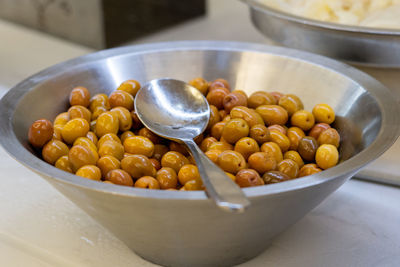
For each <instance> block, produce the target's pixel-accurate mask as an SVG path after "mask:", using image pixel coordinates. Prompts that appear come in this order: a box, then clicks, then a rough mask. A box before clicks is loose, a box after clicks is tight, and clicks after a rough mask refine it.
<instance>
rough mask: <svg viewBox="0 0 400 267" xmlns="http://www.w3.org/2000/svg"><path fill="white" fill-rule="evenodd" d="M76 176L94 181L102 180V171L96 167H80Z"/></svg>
mask: <svg viewBox="0 0 400 267" xmlns="http://www.w3.org/2000/svg"><path fill="white" fill-rule="evenodd" d="M75 174H76V175H78V176H81V177H83V178H87V179H90V180H94V181H100V180H101V171H100V169H99V167H97V166H95V165H85V166H82V167H80V168H79V169H78V170H77V171H76V173H75Z"/></svg>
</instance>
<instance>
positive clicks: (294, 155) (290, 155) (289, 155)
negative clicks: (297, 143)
mask: <svg viewBox="0 0 400 267" xmlns="http://www.w3.org/2000/svg"><path fill="white" fill-rule="evenodd" d="M283 159H291V160H293V161H294V162H296V163H297V165H299V168H301V167H303V165H304V161H303V159H302V158H301V156H300V154H299V152H297V151H294V150H289V151H286V152H285V154H284V155H283Z"/></svg>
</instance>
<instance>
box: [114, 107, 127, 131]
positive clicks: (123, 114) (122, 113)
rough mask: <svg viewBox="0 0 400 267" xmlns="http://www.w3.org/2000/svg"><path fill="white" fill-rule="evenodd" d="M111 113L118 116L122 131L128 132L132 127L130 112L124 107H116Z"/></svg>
mask: <svg viewBox="0 0 400 267" xmlns="http://www.w3.org/2000/svg"><path fill="white" fill-rule="evenodd" d="M110 111H111V112H114V113H115V115H117V117H118V122H119V130H120V131H128V130H129V129H130V128H131V127H132V116H131V113H130V112H129V110H127V109H126V108H124V107H115V108H113V109H111V110H110Z"/></svg>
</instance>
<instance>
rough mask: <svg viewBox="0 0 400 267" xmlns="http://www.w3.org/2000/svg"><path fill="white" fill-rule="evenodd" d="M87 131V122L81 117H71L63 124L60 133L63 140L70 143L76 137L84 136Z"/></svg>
mask: <svg viewBox="0 0 400 267" xmlns="http://www.w3.org/2000/svg"><path fill="white" fill-rule="evenodd" d="M88 132H89V123H88V122H87V120H85V119H82V118H76V119H72V120H70V121H69V122H67V124H65V125H64V127H63V129H62V131H61V135H62V138H63V140H64V141H65V142H66V143H68V144H72V143H74V141H75V140H76V139H77V138H78V137H85V136H86V134H87V133H88Z"/></svg>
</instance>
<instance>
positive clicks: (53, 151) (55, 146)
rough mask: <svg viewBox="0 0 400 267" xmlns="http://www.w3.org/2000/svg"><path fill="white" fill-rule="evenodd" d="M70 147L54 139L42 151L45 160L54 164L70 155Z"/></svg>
mask: <svg viewBox="0 0 400 267" xmlns="http://www.w3.org/2000/svg"><path fill="white" fill-rule="evenodd" d="M68 151H69V149H68V146H67V145H66V144H64V143H63V142H61V141H60V140H56V139H52V140H50V141H49V142H47V143H46V145H44V147H43V149H42V157H43V159H44V160H45V161H46V162H48V163H50V164H54V163H55V162H56V161H57V160H58V159H59V158H61V157H62V156H65V155H68Z"/></svg>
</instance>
